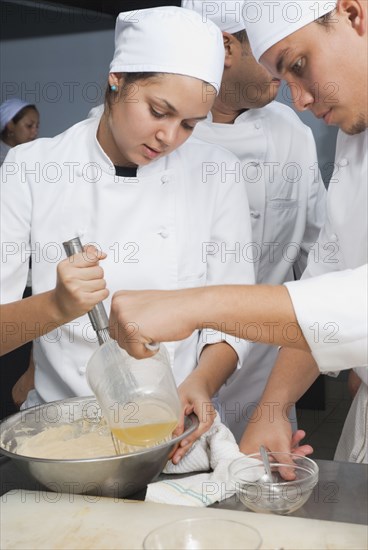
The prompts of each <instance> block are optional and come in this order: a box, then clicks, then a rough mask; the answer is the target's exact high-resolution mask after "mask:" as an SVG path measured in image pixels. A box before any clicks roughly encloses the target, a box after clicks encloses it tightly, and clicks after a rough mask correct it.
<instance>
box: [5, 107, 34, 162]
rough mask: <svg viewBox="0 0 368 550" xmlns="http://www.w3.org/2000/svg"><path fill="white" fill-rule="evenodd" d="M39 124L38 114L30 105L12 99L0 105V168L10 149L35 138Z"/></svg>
mask: <svg viewBox="0 0 368 550" xmlns="http://www.w3.org/2000/svg"><path fill="white" fill-rule="evenodd" d="M39 124H40V115H39V112H38V110H37V108H36V106H35V105H32V104H31V103H27V102H26V101H22V100H21V99H17V98H13V99H7V100H6V101H4V102H3V103H2V104H1V105H0V131H1V141H0V166H1V164H2V163H3V162H4V160H5V157H6V155H7V154H8V152H9V151H10V149H11V148H12V147H16V145H21V144H22V143H28V142H29V141H33V140H34V139H36V138H37V136H38V127H39Z"/></svg>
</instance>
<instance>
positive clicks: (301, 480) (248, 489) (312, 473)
mask: <svg viewBox="0 0 368 550" xmlns="http://www.w3.org/2000/svg"><path fill="white" fill-rule="evenodd" d="M267 454H268V457H269V460H270V462H271V464H270V465H271V471H272V478H273V481H272V483H269V482H268V481H264V474H265V469H264V466H263V463H262V460H261V457H260V455H259V454H253V455H249V457H252V458H256V459H257V460H259V463H258V464H257V463H255V464H249V460H248V458H247V457H244V458H238V459H236V460H234V462H232V463H231V465H230V467H229V474H230V477H231V479H232V480H233V481H234V482H235V486H236V493H237V495H238V498H239V499H240V500H241V502H242V503H243V504H245V506H247V508H249V509H250V510H253V512H262V513H263V514H265V513H273V514H290V513H292V512H295V510H297V509H298V508H300V507H301V506H303V504H304V503H305V502H306V501H307V500H308V499H309V497H310V496H311V494H312V491H313V488H314V487H315V486H316V484H317V482H318V472H319V469H318V466H317V464H316V463H315V462H314V460H312V459H310V458H307V457H305V456H298V455H295V454H289V453H284V455H283V456H285V455H286V454H287V455H288V456H289V458H290V459H291V460H292V463H291V464H285V463H284V462H283V461H282V457H283V456H282V455H281V453H276V452H275V453H270V452H268V453H267ZM280 469H283V470H284V472H285V471H286V470H289V471H292V472H293V473H294V474H295V479H294V480H292V481H286V480H285V479H283V478H282V477H281V475H280V473H279V470H280Z"/></svg>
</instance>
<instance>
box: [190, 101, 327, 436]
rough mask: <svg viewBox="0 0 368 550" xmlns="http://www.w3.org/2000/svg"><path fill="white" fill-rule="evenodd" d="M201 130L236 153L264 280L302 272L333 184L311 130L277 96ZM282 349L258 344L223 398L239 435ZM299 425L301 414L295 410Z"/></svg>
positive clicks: (222, 405) (199, 129)
mask: <svg viewBox="0 0 368 550" xmlns="http://www.w3.org/2000/svg"><path fill="white" fill-rule="evenodd" d="M195 136H196V137H199V138H200V139H203V140H205V141H208V142H210V143H215V144H219V145H222V146H224V147H226V148H227V149H229V150H230V151H231V152H232V153H234V154H235V155H237V157H238V159H239V163H240V170H239V172H240V175H241V181H242V182H243V184H244V185H245V187H246V190H247V195H248V200H249V205H250V211H251V218H252V231H253V243H254V259H255V273H256V281H257V283H266V284H282V283H284V282H285V281H288V280H290V279H293V278H294V273H293V270H294V271H295V272H296V274H297V275H298V276H299V275H300V274H301V273H302V272H303V270H304V269H305V266H306V264H307V256H308V253H309V250H310V248H311V246H312V245H313V244H314V243H315V241H316V240H317V237H318V234H319V231H320V228H321V226H322V224H323V222H324V219H325V196H326V190H325V187H324V184H323V182H322V179H321V177H320V172H319V169H318V160H317V153H316V146H315V142H314V139H313V136H312V132H311V130H310V128H308V127H307V126H305V125H304V124H303V123H302V122H301V121H300V119H299V117H298V116H297V115H296V114H295V113H294V111H292V109H290V108H289V107H286V106H285V105H282V104H280V103H278V102H273V103H271V104H269V105H267V106H266V107H263V108H261V109H251V110H249V111H246V112H244V113H242V114H241V115H240V116H239V117H237V119H236V120H235V122H234V124H217V123H212V122H211V121H210V120H209V121H206V122H204V123H200V124H198V125H197V127H196V130H195ZM276 356H277V348H276V347H274V346H267V345H264V344H252V347H251V351H250V354H249V355H248V356H247V357H246V360H245V361H244V363H243V365H242V369H241V370H238V371H237V372H236V373H235V374H234V375H233V376H232V377H231V379H230V380H229V381H228V382H227V384H226V385H225V386H223V388H221V390H220V392H219V396H218V401H219V407H220V410H221V413H222V417H223V420H224V421H225V422H226V423H227V424H228V426H229V427H230V428H231V430H232V431H233V433H234V435H235V437H236V438H237V439H238V440H239V439H240V438H241V436H242V434H243V431H244V429H245V427H246V425H247V423H248V420H249V418H250V416H251V414H252V412H253V411H254V408H255V407H256V406H257V403H258V401H259V399H260V397H261V395H262V393H263V390H264V387H265V385H266V382H267V378H268V376H269V373H270V371H271V369H272V367H273V365H274V363H275V360H276ZM292 419H293V420H294V422H293V424H294V426H296V419H295V415H293V416H292Z"/></svg>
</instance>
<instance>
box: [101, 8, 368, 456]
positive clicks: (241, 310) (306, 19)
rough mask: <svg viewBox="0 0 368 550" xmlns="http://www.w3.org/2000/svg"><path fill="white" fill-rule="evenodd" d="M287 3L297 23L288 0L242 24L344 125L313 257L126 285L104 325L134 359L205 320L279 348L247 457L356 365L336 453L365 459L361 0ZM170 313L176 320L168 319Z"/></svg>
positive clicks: (316, 109)
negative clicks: (233, 273)
mask: <svg viewBox="0 0 368 550" xmlns="http://www.w3.org/2000/svg"><path fill="white" fill-rule="evenodd" d="M292 4H293V6H294V7H296V9H297V11H298V13H299V16H298V17H297V18H295V20H294V22H293V23H292V22H291V20H290V17H291V16H290V17H289V18H286V17H285V11H284V12H283V9H284V8H285V6H286V3H285V2H284V1H281V2H280V1H275V2H272V1H271V2H270V1H269V0H267V1H261V0H257V1H256V2H254V1H253V2H250V3H249V6H251V7H253V8H254V9H257V13H258V17H257V18H254V17H251V15H252V14H251V13H250V14H249V21H248V23H247V22H246V29H247V34H248V37H249V40H250V45H251V48H252V51H253V54H254V56H255V58H256V60H258V61H260V62H261V63H262V64H263V65H265V67H266V68H267V69H268V70H269V71H270V72H271V73H272V74H273V75H274V77H276V78H282V79H285V80H286V82H287V83H288V84H289V86H290V88H291V90H292V93H293V100H294V104H295V106H296V107H297V108H298V109H299V110H301V111H305V110H310V111H312V113H313V114H314V115H315V116H316V117H318V118H323V119H324V121H325V122H326V123H327V124H333V125H336V126H339V128H340V133H339V137H338V143H337V151H336V166H337V168H338V179H336V178H334V179H336V182H333V184H331V185H330V187H329V191H328V199H327V219H326V222H325V224H324V227H323V228H322V231H321V233H320V236H319V239H318V241H317V251H318V255H311V256H310V258H309V261H308V266H307V269H306V271H305V272H304V274H303V277H302V280H301V281H294V282H288V283H285V284H284V285H283V286H278V285H276V286H269V285H256V286H253V287H252V286H248V287H247V286H245V287H241V286H230V287H229V286H227V287H226V286H225V287H224V286H221V287H213V288H197V289H193V290H188V291H177V292H149V291H146V292H136V293H129V292H126V291H121V292H119V293H117V294H116V295H115V296H113V299H112V309H111V316H110V322H111V331H112V333H113V334H114V335H115V336H116V338H117V339H118V341H119V343H120V345H121V346H122V347H125V348H126V349H127V350H128V352H130V353H131V354H133V355H135V356H136V357H146V356H149V355H150V352H148V351H147V350H145V349H144V343H145V342H150V341H151V340H153V341H160V339H165V340H176V339H177V338H179V337H180V338H182V337H184V336H185V335H187V334H188V333H190V332H191V331H192V330H194V329H195V328H202V327H205V326H208V325H209V324H210V323H211V325H212V326H213V325H214V324H215V323H217V324H218V326H221V328H222V330H223V331H224V332H226V331H229V332H230V331H231V332H232V333H233V334H235V335H237V336H239V337H244V334H246V335H247V338H248V339H250V340H254V341H257V342H263V343H273V344H275V345H281V346H284V347H285V349H282V350H281V351H280V353H279V357H278V360H277V362H276V365H275V367H274V369H273V371H272V373H271V376H270V378H269V381H268V383H267V387H266V389H265V391H264V394H263V396H262V398H261V401H260V408H261V414H260V415H258V419H257V421H255V422H250V423H249V424H248V427H247V430H246V432H245V434H244V436H243V438H242V442H241V445H242V450H243V451H245V452H253V451H257V450H258V449H259V446H260V445H261V444H264V445H265V446H266V447H267V448H268V449H270V450H271V451H279V452H280V451H281V452H290V448H291V446H292V437H291V429H290V425H289V422H288V420H287V414H286V413H287V411H288V409H289V408H290V406H291V405H292V404H293V403H295V402H296V401H297V400H298V399H299V398H300V396H301V395H303V393H304V392H305V391H306V390H307V389H308V387H309V386H310V385H311V384H312V383H313V381H314V380H315V379H316V377H317V376H318V375H319V372H331V371H335V372H338V371H340V370H345V369H349V368H354V369H355V372H356V374H358V376H359V377H360V378H361V380H362V383H361V384H360V386H359V389H358V392H357V394H356V396H355V398H354V401H353V403H352V407H351V409H350V411H349V414H348V417H347V419H346V422H345V425H344V428H343V433H342V436H341V438H340V442H339V444H338V448H337V451H336V455H335V459H337V460H347V461H352V462H367V460H368V452H367V449H368V445H367V443H368V442H367V437H368V430H367V427H368V404H367V403H368V399H367V397H368V386H367V383H368V368H367V365H368V357H367V350H368V327H367V320H368V311H367V304H368V296H367V219H368V212H367V204H368V200H367V181H368V131H367V126H368V101H367V100H368V97H367V86H366V82H367V78H368V59H367V53H366V52H367V50H368V43H367V42H368V5H367V2H365V1H362V0H334V1H333V2H324V1H317V2H315V1H314V0H313V1H309V0H300V1H297V2H293V3H292ZM270 10H271V12H272V14H273V16H272V18H270ZM253 15H254V14H253ZM260 15H261V17H260ZM294 16H295V14H294ZM251 21H252V22H251ZM351 52H354V55H353V56H352V55H351ZM331 85H333V86H334V87H333V92H334V95H333V96H331V87H330V86H331ZM170 311H175V312H176V315H177V318H178V319H179V320H180V321H179V322H177V323H176V325H175V326H173V325H172V323H171V325H170V314H169V312H170ZM128 321H129V322H135V323H137V326H138V327H139V331H138V332H137V333H136V334H135V335H134V339H129V338H128V339H127V333H126V323H127V322H128ZM270 404H271V405H273V407H272V422H270ZM285 459H286V458H285Z"/></svg>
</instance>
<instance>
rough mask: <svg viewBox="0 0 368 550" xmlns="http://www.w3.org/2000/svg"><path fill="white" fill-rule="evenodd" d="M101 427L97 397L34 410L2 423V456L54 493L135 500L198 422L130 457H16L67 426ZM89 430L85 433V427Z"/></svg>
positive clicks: (194, 419) (188, 421) (188, 420)
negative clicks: (21, 445) (23, 443)
mask: <svg viewBox="0 0 368 550" xmlns="http://www.w3.org/2000/svg"><path fill="white" fill-rule="evenodd" d="M81 423H83V425H84V427H85V426H87V427H88V426H90V427H91V428H90V429H95V427H96V425H98V424H99V423H101V410H100V408H99V406H98V404H97V401H96V399H95V397H91V396H90V397H75V398H72V399H65V400H62V401H53V402H51V403H46V404H44V405H38V406H36V407H31V408H30V409H26V410H25V411H20V412H19V413H16V414H14V415H12V416H9V417H8V418H6V419H5V420H3V421H2V422H1V423H0V452H1V453H2V454H4V455H6V456H8V457H9V458H11V459H12V460H14V462H15V464H16V465H17V466H18V467H19V468H21V469H22V470H24V471H25V472H26V473H27V474H29V475H31V476H32V477H33V478H34V479H36V481H38V482H40V483H41V484H42V485H44V486H45V487H47V488H48V489H50V490H51V491H56V492H62V493H73V494H89V495H96V496H107V497H125V496H128V495H132V494H134V493H136V492H137V491H139V490H140V489H142V488H144V487H145V486H146V485H147V484H148V483H150V482H152V481H154V480H155V478H157V477H158V475H159V474H160V473H161V471H162V470H163V468H164V466H165V464H166V462H167V460H168V457H169V455H170V453H171V451H172V450H173V449H174V447H175V445H176V444H177V443H178V442H179V441H181V440H182V439H184V438H185V437H187V436H188V435H189V434H191V433H192V432H193V431H194V430H195V429H196V428H197V426H198V419H197V417H196V416H195V415H191V416H189V417H187V418H186V419H185V431H184V433H183V434H182V435H180V436H179V437H175V438H173V439H171V440H170V441H168V442H166V443H163V444H161V445H157V446H156V447H151V448H149V449H144V450H140V451H138V452H133V453H130V454H126V455H120V456H116V455H114V456H107V457H101V458H86V459H68V460H65V459H64V460H57V459H46V458H33V457H28V456H24V455H21V454H17V445H18V441H19V439H20V437H21V438H24V437H32V436H34V435H37V434H38V433H40V432H42V431H44V430H46V429H47V428H51V427H58V426H61V425H64V424H73V426H75V425H78V424H79V425H80V424H81ZM84 429H85V428H84Z"/></svg>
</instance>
